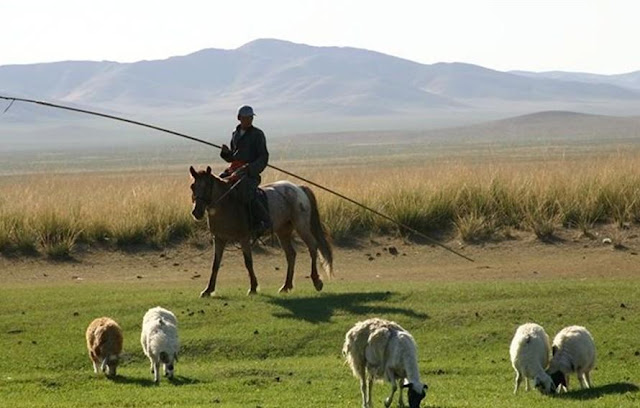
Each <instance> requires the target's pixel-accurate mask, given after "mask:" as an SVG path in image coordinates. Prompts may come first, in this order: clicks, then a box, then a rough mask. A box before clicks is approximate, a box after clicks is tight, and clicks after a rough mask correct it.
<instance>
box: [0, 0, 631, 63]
mask: <svg viewBox="0 0 640 408" xmlns="http://www.w3.org/2000/svg"><path fill="white" fill-rule="evenodd" d="M639 16H640V1H636V0H582V1H577V0H576V1H567V0H555V1H553V0H536V1H524V0H522V1H520V0H512V1H507V0H505V1H488V0H476V1H473V0H437V1H436V0H422V1H420V0H415V1H408V0H368V1H362V0H318V1H311V0H233V1H227V0H202V1H196V0H109V1H104V0H0V18H1V21H2V24H1V25H0V27H2V33H1V35H0V65H9V64H31V63H40V62H53V61H65V60H91V61H104V60H109V61H118V62H135V61H140V60H153V59H165V58H168V57H171V56H176V55H186V54H190V53H192V52H195V51H199V50H201V49H204V48H221V49H234V48H237V47H239V46H242V45H243V44H245V43H247V42H250V41H252V40H255V39H259V38H276V39H281V40H287V41H292V42H296V43H303V44H308V45H314V46H349V47H356V48H365V49H369V50H373V51H378V52H382V53H385V54H389V55H393V56H397V57H401V58H406V59H409V60H412V61H416V62H420V63H424V64H432V63H436V62H466V63H472V64H477V65H481V66H484V67H487V68H492V69H496V70H499V71H508V70H527V71H554V70H560V71H574V72H590V73H597V74H619V73H626V72H631V71H637V70H640V52H639V51H638V48H639V46H638V44H639V41H640V23H638V21H640V20H639V18H640V17H639Z"/></svg>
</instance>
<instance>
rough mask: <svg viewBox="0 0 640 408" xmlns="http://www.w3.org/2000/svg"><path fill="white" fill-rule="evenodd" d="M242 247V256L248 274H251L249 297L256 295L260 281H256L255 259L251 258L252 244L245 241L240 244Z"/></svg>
mask: <svg viewBox="0 0 640 408" xmlns="http://www.w3.org/2000/svg"><path fill="white" fill-rule="evenodd" d="M240 246H242V256H243V257H244V266H245V267H246V268H247V272H249V283H250V285H251V287H250V288H249V292H247V294H248V295H255V294H256V293H257V291H258V279H256V274H255V272H254V271H253V257H252V256H251V242H250V241H249V240H243V241H242V242H240Z"/></svg>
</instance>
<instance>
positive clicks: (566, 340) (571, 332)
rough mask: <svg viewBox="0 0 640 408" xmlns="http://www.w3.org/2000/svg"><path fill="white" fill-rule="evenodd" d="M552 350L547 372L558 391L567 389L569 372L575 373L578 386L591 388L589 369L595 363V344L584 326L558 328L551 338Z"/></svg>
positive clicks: (591, 368)
mask: <svg viewBox="0 0 640 408" xmlns="http://www.w3.org/2000/svg"><path fill="white" fill-rule="evenodd" d="M552 351H553V357H552V359H551V363H550V364H549V370H548V373H549V375H550V376H551V378H552V379H553V382H554V384H555V385H556V387H557V390H558V392H562V391H567V389H568V387H569V374H571V373H576V375H577V377H578V381H579V382H580V387H582V388H591V370H593V368H594V367H595V365H596V345H595V342H594V341H593V336H592V335H591V333H589V331H588V330H587V329H586V328H584V327H582V326H569V327H565V328H564V329H562V330H560V331H559V332H558V334H556V336H555V337H554V339H553V345H552Z"/></svg>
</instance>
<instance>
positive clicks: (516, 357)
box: [509, 323, 596, 394]
mask: <svg viewBox="0 0 640 408" xmlns="http://www.w3.org/2000/svg"><path fill="white" fill-rule="evenodd" d="M509 352H510V354H511V364H512V365H513V369H514V370H515V371H516V380H515V381H516V386H515V389H514V390H513V393H514V394H516V393H517V392H518V388H519V387H520V384H521V383H522V380H523V379H524V382H525V386H526V389H527V391H528V390H529V380H530V379H531V380H533V385H534V387H535V388H536V389H538V390H539V391H540V392H542V393H543V394H551V393H554V392H563V391H567V387H568V386H569V374H571V373H576V375H577V376H578V381H579V382H580V386H581V387H582V388H591V377H590V373H591V370H593V368H594V367H595V364H596V345H595V343H594V341H593V337H592V336H591V333H589V331H588V330H587V329H586V328H584V327H582V326H569V327H565V328H564V329H562V330H560V331H559V332H558V334H556V337H555V338H554V339H553V343H552V344H551V345H550V344H549V336H548V335H547V333H546V332H545V331H544V329H543V328H542V326H540V325H539V324H536V323H525V324H523V325H522V326H520V327H518V330H516V334H515V335H514V336H513V340H512V341H511V347H510V349H509ZM550 356H551V360H550Z"/></svg>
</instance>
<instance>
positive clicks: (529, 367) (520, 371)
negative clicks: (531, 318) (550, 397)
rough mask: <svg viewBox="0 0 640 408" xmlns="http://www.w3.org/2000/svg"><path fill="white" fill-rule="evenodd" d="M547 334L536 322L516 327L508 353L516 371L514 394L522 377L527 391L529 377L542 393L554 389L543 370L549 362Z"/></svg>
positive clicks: (551, 381) (549, 378) (548, 392)
mask: <svg viewBox="0 0 640 408" xmlns="http://www.w3.org/2000/svg"><path fill="white" fill-rule="evenodd" d="M549 352H550V347H549V336H548V335H547V333H546V332H545V331H544V329H543V328H542V326H540V325H539V324H536V323H525V324H523V325H521V326H520V327H518V329H517V330H516V333H515V335H514V336H513V340H511V347H510V348H509V354H510V355H511V365H512V366H513V369H514V370H515V371H516V380H515V382H516V386H515V389H514V390H513V393H514V394H517V393H518V387H520V383H522V380H523V378H524V382H525V387H526V390H527V391H529V379H530V378H531V379H533V381H534V386H535V388H536V389H538V390H539V391H540V392H542V393H543V394H550V393H552V392H554V391H555V386H554V384H553V380H552V379H551V377H550V376H549V375H548V374H547V373H546V372H545V371H544V370H545V368H546V367H547V365H548V364H549Z"/></svg>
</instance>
